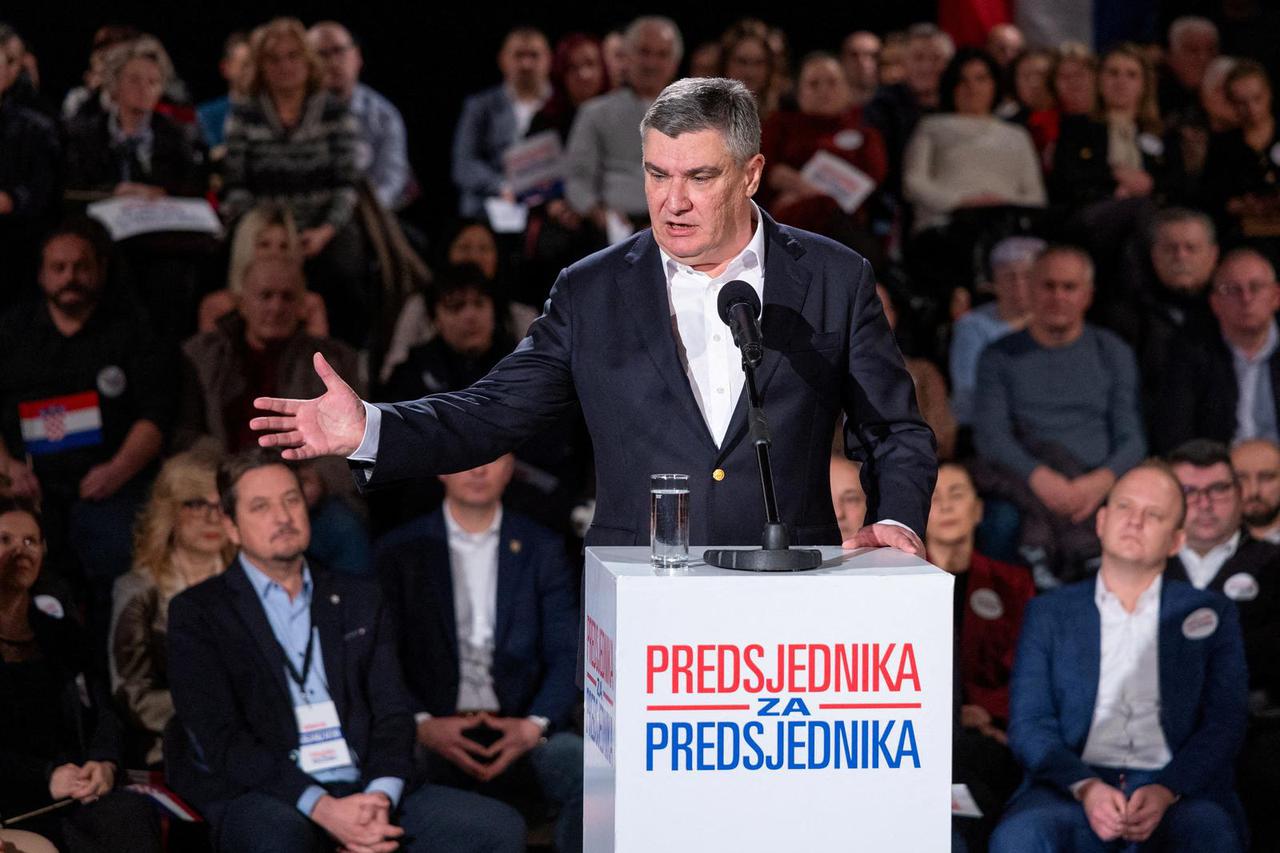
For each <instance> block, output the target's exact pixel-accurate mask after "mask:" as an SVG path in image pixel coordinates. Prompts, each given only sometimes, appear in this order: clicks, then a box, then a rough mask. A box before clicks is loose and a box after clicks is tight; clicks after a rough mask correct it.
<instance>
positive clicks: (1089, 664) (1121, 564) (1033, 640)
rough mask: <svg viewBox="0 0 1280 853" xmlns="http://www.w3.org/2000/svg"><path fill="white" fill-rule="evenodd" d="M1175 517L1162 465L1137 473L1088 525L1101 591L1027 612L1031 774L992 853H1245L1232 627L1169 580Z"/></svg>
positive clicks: (1178, 542) (1022, 652)
mask: <svg viewBox="0 0 1280 853" xmlns="http://www.w3.org/2000/svg"><path fill="white" fill-rule="evenodd" d="M1185 513H1186V503H1185V502H1184V499H1183V489H1182V484H1181V483H1180V482H1179V481H1178V478H1177V477H1175V476H1174V474H1173V472H1172V471H1170V469H1169V467H1168V466H1167V465H1165V464H1164V463H1162V462H1154V461H1152V462H1145V463H1143V464H1141V465H1139V466H1137V467H1136V468H1134V469H1133V470H1132V471H1130V472H1129V473H1127V474H1125V475H1124V476H1123V477H1121V478H1120V479H1119V480H1118V481H1116V484H1115V486H1114V487H1112V489H1111V492H1110V494H1109V495H1108V496H1107V502H1106V504H1105V505H1104V506H1103V507H1102V508H1101V509H1100V510H1098V516H1097V522H1096V529H1097V533H1098V538H1099V540H1100V541H1101V543H1102V564H1101V567H1100V568H1099V570H1098V574H1097V576H1096V577H1094V578H1090V579H1088V580H1083V581H1080V582H1078V583H1075V584H1071V585H1070V586H1066V587H1063V588H1061V589H1058V590H1054V591H1053V592H1050V593H1048V594H1046V595H1042V596H1040V597H1038V598H1035V599H1032V601H1031V603H1030V605H1028V607H1027V611H1026V616H1025V619H1024V621H1023V626H1022V635H1021V639H1020V640H1019V644H1018V652H1017V656H1016V658H1015V661H1014V667H1013V679H1012V684H1011V688H1010V714H1009V745H1010V747H1011V748H1012V749H1013V752H1014V754H1015V755H1016V756H1017V758H1018V761H1019V763H1021V764H1022V766H1023V767H1024V768H1025V770H1026V773H1027V775H1026V779H1025V781H1024V782H1023V786H1022V788H1021V790H1020V792H1019V793H1018V794H1016V795H1015V796H1014V798H1013V800H1012V801H1011V803H1010V805H1009V810H1008V811H1007V812H1006V813H1005V816H1004V818H1003V819H1002V820H1001V822H1000V825H999V826H998V827H997V828H996V831H995V833H994V834H993V836H992V838H991V847H990V849H991V851H992V853H1023V851H1027V850H1037V851H1044V853H1048V851H1064V853H1065V851H1079V850H1106V849H1112V848H1111V847H1109V846H1108V845H1109V844H1110V843H1112V842H1128V843H1129V844H1139V845H1141V846H1140V848H1139V849H1141V850H1151V851H1156V850H1159V851H1186V853H1193V851H1195V853H1200V851H1205V850H1214V851H1221V853H1231V851H1242V850H1243V849H1244V843H1243V838H1244V831H1243V830H1244V827H1243V821H1242V819H1241V815H1240V803H1239V800H1238V799H1237V797H1236V794H1235V790H1234V777H1235V758H1236V754H1237V753H1238V752H1239V750H1240V745H1241V742H1242V741H1243V739H1244V733H1245V721H1246V717H1247V690H1246V686H1245V684H1246V679H1247V673H1246V667H1245V660H1244V647H1243V643H1242V642H1241V635H1240V623H1239V617H1238V616H1237V615H1236V609H1235V607H1234V606H1232V604H1231V603H1230V602H1229V601H1227V600H1226V599H1225V598H1223V597H1222V596H1220V595H1216V594H1214V593H1211V592H1208V591H1205V590H1199V589H1196V588H1195V587H1194V586H1192V585H1191V584H1189V583H1186V582H1185V581H1180V580H1174V579H1173V578H1171V577H1166V576H1165V574H1164V570H1165V561H1166V560H1167V559H1168V558H1169V557H1171V556H1173V555H1174V554H1176V553H1177V552H1178V551H1179V549H1180V548H1181V547H1182V544H1183V540H1184V538H1185V537H1184V532H1183V522H1184V517H1185Z"/></svg>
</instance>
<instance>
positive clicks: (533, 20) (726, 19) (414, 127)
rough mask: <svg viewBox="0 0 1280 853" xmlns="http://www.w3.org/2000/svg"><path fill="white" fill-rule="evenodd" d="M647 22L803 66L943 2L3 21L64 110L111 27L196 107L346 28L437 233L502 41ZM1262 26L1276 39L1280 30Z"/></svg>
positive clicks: (140, 11) (56, 4) (1178, 1)
mask: <svg viewBox="0 0 1280 853" xmlns="http://www.w3.org/2000/svg"><path fill="white" fill-rule="evenodd" d="M1102 2H1125V0H1102ZM1228 2H1236V3H1240V2H1243V3H1245V4H1246V5H1251V4H1256V3H1262V7H1263V8H1268V7H1270V6H1271V5H1272V3H1271V2H1270V0H1228ZM1221 5H1222V4H1221V0H1219V2H1213V0H1165V2H1163V3H1162V4H1161V14H1160V18H1161V20H1162V22H1167V21H1168V20H1170V19H1171V18H1172V17H1174V16H1175V15H1177V14H1185V13H1187V12H1196V13H1199V14H1207V15H1208V16H1209V17H1213V18H1218V19H1221V17H1222V15H1221V11H1220V9H1219V8H1218V7H1220V6H1221ZM639 14H665V15H669V16H670V17H672V18H673V19H675V20H676V22H677V23H678V24H679V25H680V27H681V29H682V31H683V34H684V38H685V48H686V55H687V54H688V52H689V50H690V49H692V48H693V47H694V46H696V45H697V44H699V43H701V42H703V41H706V40H710V39H714V38H716V37H718V36H719V34H720V33H721V32H722V31H723V30H724V29H725V28H726V27H727V26H728V24H729V23H731V22H732V21H733V20H736V19H737V18H740V17H745V16H755V17H759V18H761V19H763V20H765V21H766V22H768V23H770V24H773V25H775V26H779V27H781V28H782V29H783V30H784V31H785V32H786V33H787V34H788V36H789V38H790V41H791V59H792V62H793V63H794V62H795V61H796V60H798V59H799V58H800V57H802V56H803V55H804V54H806V53H808V52H809V51H811V50H819V49H825V50H836V49H838V48H839V44H840V41H841V39H842V38H843V37H844V36H845V35H846V34H847V33H849V32H851V31H853V30H855V29H869V30H873V31H876V32H885V31H888V30H892V29H900V28H903V27H905V26H907V25H909V24H911V23H914V22H916V21H927V20H935V19H936V16H937V0H844V1H843V2H838V3H836V4H820V3H813V2H787V3H781V2H776V0H775V2H765V3H762V2H743V3H736V4H732V5H731V4H715V3H696V2H695V3H685V4H670V3H667V4H655V5H649V4H640V3H610V4H600V3H585V2H581V0H574V2H560V3H548V4H543V5H534V4H529V3H492V2H469V3H468V2H463V3H456V4H449V5H433V4H427V3H411V2H404V0H402V2H389V0H369V1H368V2H359V3H356V2H350V0H348V2H332V0H319V2H310V3H306V4H299V3H296V2H295V3H280V2H258V3H250V2H245V0H230V2H219V0H206V2H201V3H180V2H175V3H162V2H154V0H153V2H138V0H117V2H110V3H106V4H102V5H99V6H96V7H88V6H86V5H80V4H73V3H70V2H67V1H66V0H52V2H47V1H46V0H22V2H20V3H12V2H10V3H3V2H0V20H4V21H7V22H9V23H11V24H12V25H13V26H15V27H16V28H17V29H18V31H19V32H21V33H22V34H23V36H24V38H26V40H27V42H28V44H29V45H30V47H31V49H32V50H33V51H34V52H35V53H36V55H37V57H38V58H39V61H40V69H41V78H42V89H43V91H44V92H45V94H46V96H47V97H49V98H50V99H51V100H53V101H54V102H60V100H61V98H62V96H63V94H64V93H65V92H66V91H67V89H69V88H71V87H72V86H74V85H76V84H78V83H79V82H80V77H81V75H82V74H83V72H84V69H85V67H86V65H87V62H88V53H89V44H90V40H91V38H92V35H93V31H94V30H95V29H96V28H97V27H99V26H101V25H103V24H107V23H128V24H133V25H134V26H137V27H138V28H139V29H141V30H143V31H145V32H150V33H152V34H154V35H156V36H157V37H159V38H160V40H161V41H162V42H163V43H164V45H165V47H166V48H167V49H168V51H169V53H170V55H171V56H172V58H173V62H174V65H175V66H176V68H177V71H178V74H179V76H181V77H182V78H183V79H184V80H185V81H186V83H187V85H188V88H189V89H190V91H191V94H192V97H193V98H194V99H195V100H196V101H203V100H206V99H209V98H212V97H216V96H218V95H221V94H223V84H222V80H221V78H220V77H219V76H218V72H217V64H218V59H219V57H220V55H221V50H222V42H223V39H224V38H225V37H226V36H227V34H228V33H230V32H232V31H233V30H237V29H239V30H246V31H247V30H249V29H252V28H253V27H254V26H256V25H257V24H260V23H263V22H264V21H266V20H268V19H270V18H272V17H275V16H277V15H296V16H298V17H300V18H301V19H302V21H303V23H304V24H306V25H308V26H309V25H311V24H312V23H315V22H316V21H318V20H321V19H326V18H332V19H335V20H338V21H340V22H342V23H344V24H346V25H347V26H348V27H349V28H350V29H351V30H352V32H353V33H354V34H355V35H356V37H357V38H358V39H359V40H360V41H361V42H362V43H363V46H364V58H365V71H364V80H365V82H367V83H368V84H369V85H371V86H373V87H374V88H375V89H377V90H379V91H381V92H382V93H383V94H385V95H387V96H388V97H389V98H391V100H392V101H393V102H395V104H396V105H397V106H398V107H399V108H400V110H401V112H402V113H403V114H404V118H405V122H406V124H407V125H408V130H409V155H410V159H411V160H412V162H413V166H414V169H415V171H416V172H417V174H418V177H419V179H420V182H421V184H422V187H423V193H424V195H423V199H422V200H421V201H420V202H419V203H418V204H417V205H415V207H414V209H413V210H412V211H411V217H412V218H414V219H417V220H419V221H420V222H422V224H424V225H427V226H433V225H436V224H438V223H439V222H440V221H441V220H442V219H444V218H447V217H448V216H450V215H451V214H452V212H453V210H454V209H455V203H456V202H455V195H454V191H453V186H452V183H451V182H450V180H449V157H450V148H451V141H452V137H453V128H454V122H455V121H456V119H457V116H458V112H459V108H460V106H461V104H462V99H463V97H465V96H466V95H467V94H470V93H471V92H474V91H476V90H478V89H481V88H483V87H486V86H489V85H492V84H494V83H496V82H498V80H499V74H498V71H497V67H496V62H495V58H496V55H497V51H498V47H499V44H500V42H501V40H502V36H503V34H504V33H505V32H506V31H507V30H509V29H511V28H512V27H513V26H516V25H519V24H532V25H534V26H537V27H539V28H541V29H543V30H544V31H545V32H546V33H547V35H548V36H549V37H550V39H551V41H552V43H553V44H554V42H555V40H556V38H558V37H559V36H562V35H564V34H566V33H569V32H573V31H576V30H581V31H586V32H592V33H596V34H603V33H604V32H606V31H608V30H610V29H613V28H620V27H622V26H624V25H625V24H626V23H627V21H629V20H631V19H632V18H634V17H635V16H637V15H639ZM1264 14H1265V13H1264ZM1264 30H1268V31H1269V32H1271V33H1272V34H1275V33H1276V30H1275V29H1274V28H1264ZM1255 32H1256V30H1255ZM1224 35H1226V33H1224ZM1224 41H1227V42H1229V41H1231V39H1229V38H1227V39H1224ZM1228 46H1229V45H1226V44H1224V47H1228Z"/></svg>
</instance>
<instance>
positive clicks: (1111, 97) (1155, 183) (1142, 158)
mask: <svg viewBox="0 0 1280 853" xmlns="http://www.w3.org/2000/svg"><path fill="white" fill-rule="evenodd" d="M1161 131H1162V128H1161V123H1160V114H1159V112H1158V109H1157V106H1156V87H1155V75H1154V74H1153V73H1152V71H1151V68H1150V66H1149V65H1147V60H1146V57H1145V56H1143V54H1142V52H1141V51H1140V50H1139V49H1138V47H1137V46H1135V45H1129V44H1125V45H1119V46H1117V47H1113V48H1112V49H1111V50H1109V51H1107V52H1106V53H1105V54H1104V55H1103V57H1102V62H1101V64H1100V66H1099V71H1098V107H1097V109H1096V110H1095V111H1094V113H1093V114H1091V115H1075V116H1064V117H1063V119H1062V122H1061V125H1060V129H1059V133H1058V142H1057V145H1056V146H1055V148H1054V156H1053V173H1052V175H1051V176H1050V181H1049V194H1050V196H1051V197H1052V198H1053V200H1054V202H1055V203H1061V204H1065V205H1067V206H1068V207H1069V208H1073V209H1077V208H1079V207H1080V206H1081V205H1087V204H1092V203H1095V202H1099V201H1112V200H1126V199H1145V198H1150V197H1151V196H1152V195H1154V194H1156V193H1157V192H1158V191H1159V190H1160V189H1161V182H1162V181H1163V180H1164V179H1165V178H1166V177H1167V172H1168V170H1167V168H1166V158H1165V156H1164V155H1165V151H1164V148H1165V146H1164V141H1163V140H1162V139H1161V136H1160V134H1161Z"/></svg>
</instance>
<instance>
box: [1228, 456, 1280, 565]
mask: <svg viewBox="0 0 1280 853" xmlns="http://www.w3.org/2000/svg"><path fill="white" fill-rule="evenodd" d="M1231 465H1232V467H1233V468H1235V469H1236V481H1237V482H1238V483H1239V484H1240V496H1241V500H1242V501H1243V506H1242V509H1243V513H1244V523H1245V527H1246V529H1248V531H1249V535H1250V536H1253V537H1254V538H1255V539H1261V540H1263V541H1265V542H1270V543H1272V544H1273V545H1280V445H1277V444H1276V443H1275V442H1274V441H1270V440H1268V439H1265V438H1251V439H1248V440H1247V441H1242V442H1240V443H1239V444H1237V445H1236V446H1235V447H1233V448H1232V449H1231Z"/></svg>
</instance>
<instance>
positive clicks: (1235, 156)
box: [1203, 59, 1280, 245]
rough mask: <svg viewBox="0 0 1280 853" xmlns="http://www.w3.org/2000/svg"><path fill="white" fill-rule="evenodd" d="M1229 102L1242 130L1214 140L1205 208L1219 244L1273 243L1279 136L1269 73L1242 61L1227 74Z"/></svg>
mask: <svg viewBox="0 0 1280 853" xmlns="http://www.w3.org/2000/svg"><path fill="white" fill-rule="evenodd" d="M1224 86H1225V90H1226V95H1227V100H1228V101H1229V102H1230V103H1231V106H1232V107H1233V108H1234V109H1235V114H1236V119H1237V121H1238V122H1239V127H1237V128H1235V129H1234V130H1226V131H1223V132H1222V133H1219V134H1216V135H1215V136H1214V137H1213V138H1212V140H1211V141H1210V143H1209V154H1208V157H1207V159H1206V162H1205V167H1204V171H1205V174H1204V182H1203V187H1204V193H1203V194H1204V204H1205V207H1206V208H1207V209H1208V210H1209V212H1210V213H1211V214H1212V215H1213V216H1215V217H1216V218H1217V220H1218V222H1219V223H1220V232H1221V233H1220V234H1219V240H1220V242H1222V243H1223V245H1231V244H1233V243H1238V242H1240V241H1241V240H1255V241H1256V240H1265V239H1271V240H1274V239H1275V237H1276V236H1277V235H1280V192H1278V191H1277V186H1278V185H1280V183H1278V182H1280V145H1277V142H1280V134H1278V133H1277V128H1276V119H1275V114H1274V113H1273V112H1272V100H1271V94H1272V93H1271V82H1270V80H1269V79H1268V77H1267V71H1266V69H1265V68H1263V67H1262V66H1261V65H1259V64H1258V63H1256V62H1254V61H1253V60H1248V59H1246V60H1241V61H1240V62H1239V63H1238V64H1237V65H1236V67H1235V68H1233V69H1232V70H1231V72H1230V73H1229V74H1227V77H1226V82H1225V83H1224Z"/></svg>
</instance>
